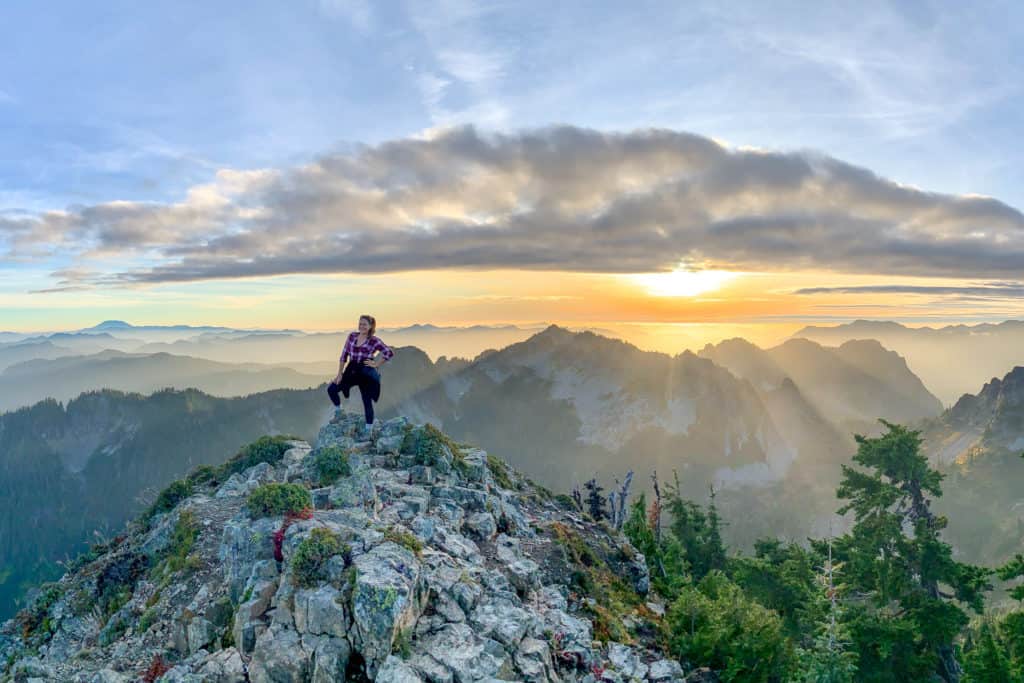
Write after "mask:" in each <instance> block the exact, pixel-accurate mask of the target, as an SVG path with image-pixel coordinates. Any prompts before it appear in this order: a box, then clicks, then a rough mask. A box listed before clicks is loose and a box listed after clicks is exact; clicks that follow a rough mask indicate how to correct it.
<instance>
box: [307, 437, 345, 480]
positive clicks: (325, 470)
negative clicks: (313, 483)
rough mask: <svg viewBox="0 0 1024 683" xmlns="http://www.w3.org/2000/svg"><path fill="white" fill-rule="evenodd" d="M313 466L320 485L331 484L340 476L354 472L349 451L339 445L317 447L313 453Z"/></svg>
mask: <svg viewBox="0 0 1024 683" xmlns="http://www.w3.org/2000/svg"><path fill="white" fill-rule="evenodd" d="M313 468H314V469H315V470H316V473H317V477H318V478H319V481H320V486H330V485H331V484H333V483H334V482H336V481H337V480H338V479H339V478H340V477H347V476H349V475H350V474H352V468H351V467H350V466H349V463H348V453H346V452H345V451H343V450H342V449H341V448H340V447H338V446H328V447H326V448H319V449H317V450H316V451H315V452H314V453H313Z"/></svg>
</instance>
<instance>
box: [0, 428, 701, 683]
mask: <svg viewBox="0 0 1024 683" xmlns="http://www.w3.org/2000/svg"><path fill="white" fill-rule="evenodd" d="M362 426H363V425H362V416H361V415H359V416H356V415H344V416H342V417H340V418H336V419H334V420H332V421H331V422H330V423H328V424H326V425H325V426H324V427H323V428H322V429H321V431H320V434H319V436H318V438H317V442H316V445H315V446H312V447H311V446H310V445H309V444H308V443H306V442H303V441H299V440H293V439H288V438H285V437H264V438H263V439H261V440H260V441H257V442H256V443H254V444H252V445H250V446H249V447H247V448H246V449H243V450H242V451H241V452H240V453H239V454H238V455H236V456H235V457H234V458H232V459H230V460H228V462H227V463H226V464H224V465H221V466H219V467H209V466H204V467H200V468H198V469H196V470H194V471H193V472H192V473H191V474H190V475H189V476H188V477H187V478H186V479H183V480H181V481H178V482H175V483H174V484H172V485H171V486H169V487H168V488H167V489H165V490H164V491H163V492H162V493H161V494H160V496H159V497H158V498H157V499H156V501H155V502H154V503H153V505H152V506H151V507H150V509H149V510H148V511H147V512H146V513H145V514H144V515H143V516H142V517H140V518H139V519H138V520H136V521H135V522H132V523H131V524H130V525H129V527H128V531H127V533H125V534H123V535H122V536H118V537H117V538H114V539H112V540H111V541H109V542H108V543H105V544H103V545H99V546H94V547H93V549H92V551H91V552H90V553H87V554H86V555H84V556H83V557H81V558H79V559H78V560H77V561H75V562H74V563H72V564H71V565H70V566H69V570H68V572H67V573H66V574H65V576H64V577H63V578H62V579H61V580H60V581H58V582H54V583H51V584H46V585H44V586H42V587H40V588H39V589H38V590H36V591H35V592H34V595H33V596H32V601H31V603H30V604H29V605H28V606H27V607H26V608H25V609H23V610H22V611H21V612H19V614H18V615H17V616H16V617H15V618H14V619H11V620H9V621H8V622H6V623H5V624H4V625H3V627H2V629H0V677H2V680H4V681H11V680H13V681H83V682H96V683H100V682H102V683H114V682H119V681H120V682H128V681H162V682H165V683H170V682H172V681H173V682H185V681H189V682H192V681H196V682H198V681H211V682H215V683H236V682H241V681H252V682H254V683H269V682H271V681H273V682H285V681H316V682H318V683H319V682H326V681H345V680H348V681H366V680H375V681H391V682H397V681H401V682H403V683H404V682H414V681H431V682H434V683H442V682H444V683H447V682H458V683H464V682H466V681H487V680H507V681H511V680H516V681H683V680H693V681H696V680H712V678H711V677H709V676H713V675H711V674H710V673H709V672H707V671H706V670H700V671H694V672H689V673H688V674H684V671H683V669H682V667H681V666H680V665H679V663H677V662H676V661H674V660H672V659H668V658H666V657H665V655H664V654H663V652H662V650H661V647H662V646H663V643H664V636H663V633H664V631H663V628H662V624H661V615H662V614H663V613H664V607H663V606H662V605H661V603H660V602H659V601H658V600H657V599H656V598H655V597H654V596H652V595H648V589H649V577H648V574H647V568H646V564H645V562H644V557H643V555H641V554H640V553H639V552H637V551H636V550H635V549H634V548H633V546H632V545H630V544H629V542H628V541H627V540H626V538H625V537H624V536H623V535H622V534H621V533H620V532H618V531H616V530H615V529H614V528H613V527H612V526H610V525H609V524H608V523H607V522H604V521H602V522H595V521H593V520H591V519H590V518H589V517H587V516H586V515H585V514H583V513H582V512H581V511H580V510H579V509H578V508H577V506H576V504H575V503H574V502H573V500H572V499H571V498H570V497H568V496H556V495H554V494H552V493H551V492H550V491H548V490H546V489H544V488H543V487H541V486H538V485H536V484H534V483H533V482H531V481H529V480H527V479H525V478H524V477H522V476H521V475H520V474H518V473H517V472H515V471H514V470H512V469H511V468H509V467H508V466H507V465H506V464H505V463H504V462H503V461H501V460H498V459H497V458H494V457H491V456H488V455H487V453H485V452H484V451H482V450H480V449H477V448H474V447H472V446H470V445H468V444H460V443H455V442H453V441H452V440H451V439H450V438H449V437H448V436H446V435H445V434H444V433H442V432H440V431H439V430H437V429H435V428H434V427H433V426H432V425H429V424H421V425H416V424H412V423H410V422H409V420H407V419H406V418H404V417H398V418H395V419H392V420H388V421H386V422H384V423H379V424H378V425H377V427H376V428H375V430H374V431H373V433H372V434H370V435H366V436H364V435H363V434H362Z"/></svg>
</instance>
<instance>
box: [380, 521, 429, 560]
mask: <svg viewBox="0 0 1024 683" xmlns="http://www.w3.org/2000/svg"><path fill="white" fill-rule="evenodd" d="M384 540H385V541H391V542H392V543H397V544H398V545H400V546H402V547H403V548H408V549H409V550H411V551H412V552H413V553H414V554H416V555H419V554H420V551H421V550H423V543H422V542H420V539H418V538H416V537H415V536H413V535H412V534H411V533H409V532H408V531H405V530H404V529H396V528H394V527H392V528H390V529H388V530H387V531H385V532H384Z"/></svg>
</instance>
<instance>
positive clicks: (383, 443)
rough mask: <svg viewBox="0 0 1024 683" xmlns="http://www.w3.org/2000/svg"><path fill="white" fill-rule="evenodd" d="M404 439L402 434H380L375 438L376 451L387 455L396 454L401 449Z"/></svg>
mask: <svg viewBox="0 0 1024 683" xmlns="http://www.w3.org/2000/svg"><path fill="white" fill-rule="evenodd" d="M404 440H405V435H404V434H389V435H387V436H380V437H378V438H377V452H378V453H381V454H387V455H398V452H399V451H400V450H401V449H402V442H403V441H404Z"/></svg>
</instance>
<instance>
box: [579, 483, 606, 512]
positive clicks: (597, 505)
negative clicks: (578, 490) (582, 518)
mask: <svg viewBox="0 0 1024 683" xmlns="http://www.w3.org/2000/svg"><path fill="white" fill-rule="evenodd" d="M584 486H585V487H586V489H587V512H589V513H590V516H591V517H593V518H594V521H601V520H602V519H608V501H607V499H606V498H605V496H604V494H603V493H602V491H604V487H603V486H601V485H600V484H598V483H597V479H596V478H595V479H591V480H590V481H588V482H587V483H586V484H584Z"/></svg>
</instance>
